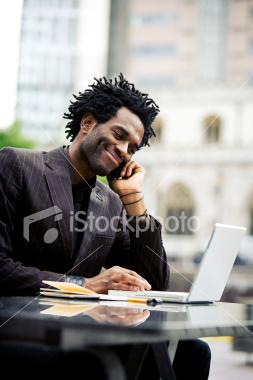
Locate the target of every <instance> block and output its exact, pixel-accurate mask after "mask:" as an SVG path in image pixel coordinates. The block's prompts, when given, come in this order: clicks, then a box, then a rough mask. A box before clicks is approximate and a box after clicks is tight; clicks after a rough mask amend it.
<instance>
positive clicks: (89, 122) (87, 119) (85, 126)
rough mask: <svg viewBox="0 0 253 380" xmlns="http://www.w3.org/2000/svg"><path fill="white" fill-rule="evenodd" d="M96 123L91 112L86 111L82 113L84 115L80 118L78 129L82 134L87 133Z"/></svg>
mask: <svg viewBox="0 0 253 380" xmlns="http://www.w3.org/2000/svg"><path fill="white" fill-rule="evenodd" d="M96 124H97V120H96V119H95V117H94V116H93V115H92V113H90V112H88V113H86V114H85V115H84V117H83V118H82V120H81V123H80V130H81V131H82V132H83V133H84V134H87V133H89V132H90V131H91V130H92V129H93V127H95V125H96Z"/></svg>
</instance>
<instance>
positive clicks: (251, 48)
mask: <svg viewBox="0 0 253 380" xmlns="http://www.w3.org/2000/svg"><path fill="white" fill-rule="evenodd" d="M249 51H250V53H251V54H252V53H253V39H251V40H250V41H249Z"/></svg>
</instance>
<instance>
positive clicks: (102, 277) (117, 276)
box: [83, 266, 151, 294]
mask: <svg viewBox="0 0 253 380" xmlns="http://www.w3.org/2000/svg"><path fill="white" fill-rule="evenodd" d="M83 286H84V287H85V288H87V289H90V290H93V292H96V293H100V294H107V292H108V290H130V291H134V292H137V291H138V290H141V291H144V290H145V289H147V290H149V289H151V285H150V284H149V283H148V282H147V281H146V280H145V279H144V278H143V277H141V276H139V275H138V274H137V273H136V272H134V271H131V270H129V269H125V268H121V267H118V266H114V267H112V268H110V269H107V270H105V271H104V272H102V273H100V274H99V275H97V276H95V277H92V278H85V281H84V284H83Z"/></svg>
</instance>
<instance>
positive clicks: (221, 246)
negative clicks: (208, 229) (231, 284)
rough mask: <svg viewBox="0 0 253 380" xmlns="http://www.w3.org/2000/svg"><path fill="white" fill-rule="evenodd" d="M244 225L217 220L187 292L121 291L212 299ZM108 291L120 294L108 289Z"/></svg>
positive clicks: (190, 300) (231, 261)
mask: <svg viewBox="0 0 253 380" xmlns="http://www.w3.org/2000/svg"><path fill="white" fill-rule="evenodd" d="M245 232H246V228H244V227H237V226H230V225H226V224H220V223H216V224H215V226H214V229H213V231H212V234H211V237H210V239H209V242H208V244H207V247H206V250H205V252H204V255H203V257H202V260H201V262H200V265H199V267H198V271H197V273H196V275H195V277H194V280H193V282H192V285H191V288H190V291H189V293H186V292H168V291H165V292H164V291H152V290H151V291H150V290H147V291H144V292H140V291H139V292H128V291H126V292H124V293H126V294H127V295H131V296H133V297H135V296H136V297H138V296H139V297H140V295H141V296H145V297H148V298H161V299H162V300H163V301H164V302H173V303H184V304H187V303H190V304H194V303H195V304H196V303H212V302H214V301H219V300H220V299H221V296H222V293H223V291H224V289H225V286H226V283H227V280H228V277H229V275H230V272H231V269H232V267H233V265H234V262H235V259H236V256H237V253H238V251H239V248H240V245H241V242H242V240H243V237H244V235H245ZM109 294H123V292H122V291H117V290H115V291H114V290H109Z"/></svg>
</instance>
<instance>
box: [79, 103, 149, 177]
mask: <svg viewBox="0 0 253 380" xmlns="http://www.w3.org/2000/svg"><path fill="white" fill-rule="evenodd" d="M143 134H144V126H143V124H142V122H141V120H140V118H139V117H138V116H137V115H135V114H134V113H132V112H131V111H129V110H128V109H127V108H125V107H122V108H120V109H119V110H118V112H117V114H116V116H115V117H113V118H112V119H110V120H109V121H107V122H106V123H104V124H99V125H98V124H97V125H95V126H94V127H93V128H92V129H91V130H90V131H89V132H88V133H87V135H86V136H85V137H84V138H83V140H82V143H81V152H82V154H83V155H84V156H85V158H86V160H87V162H88V164H89V166H90V169H92V171H93V172H94V174H98V175H100V176H105V175H108V174H109V173H110V172H111V171H112V170H114V169H116V168H118V167H119V166H121V165H123V164H125V163H126V162H127V161H129V160H130V159H131V156H132V155H133V154H134V153H135V152H136V151H137V150H138V147H139V145H140V143H141V141H142V138H143Z"/></svg>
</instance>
